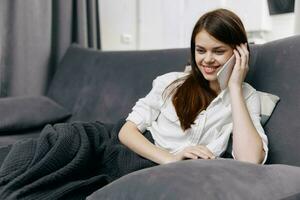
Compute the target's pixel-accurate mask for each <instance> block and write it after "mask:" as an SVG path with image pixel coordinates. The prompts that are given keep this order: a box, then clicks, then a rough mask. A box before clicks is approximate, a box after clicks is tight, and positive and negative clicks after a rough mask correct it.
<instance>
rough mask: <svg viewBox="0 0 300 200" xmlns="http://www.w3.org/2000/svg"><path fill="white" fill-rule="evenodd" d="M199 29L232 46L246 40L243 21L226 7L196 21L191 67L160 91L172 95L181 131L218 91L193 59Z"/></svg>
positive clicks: (186, 127)
mask: <svg viewBox="0 0 300 200" xmlns="http://www.w3.org/2000/svg"><path fill="white" fill-rule="evenodd" d="M202 30H205V31H207V32H208V33H209V34H210V35H212V36H213V37H214V38H216V39H217V40H219V41H221V42H223V43H225V44H228V45H230V46H231V47H232V48H235V46H236V45H239V44H241V43H247V44H248V41H247V35H246V31H245V28H244V26H243V23H242V21H241V20H240V18H239V17H238V16H237V15H236V14H234V13H233V12H231V11H229V10H226V9H217V10H213V11H210V12H207V13H206V14H204V15H202V16H201V17H200V19H199V20H198V21H197V23H196V24H195V26H194V29H193V32H192V37H191V47H190V55H191V57H190V63H191V67H192V70H191V72H190V74H189V75H188V76H186V77H183V78H181V79H178V80H176V81H174V82H172V83H171V84H170V85H169V86H168V87H167V88H166V90H165V91H164V94H163V95H164V98H169V97H170V96H172V95H173V97H172V103H173V105H174V107H175V110H176V113H177V116H178V118H179V121H180V125H181V128H182V129H183V130H184V131H185V130H186V129H188V128H190V127H191V125H192V124H194V121H195V119H196V117H197V116H198V115H199V113H200V112H201V111H202V110H205V109H206V108H207V106H208V105H209V104H210V102H211V101H212V100H213V99H214V98H215V97H216V96H217V93H216V92H215V91H213V90H212V89H211V88H210V87H209V82H208V81H207V80H206V79H205V78H204V77H203V75H202V73H201V72H200V70H199V68H198V66H197V64H196V60H195V38H196V35H197V34H198V33H199V32H200V31H202ZM247 46H249V45H247ZM248 50H249V47H248ZM178 83H180V84H178ZM175 85H176V86H175ZM173 86H175V87H173Z"/></svg>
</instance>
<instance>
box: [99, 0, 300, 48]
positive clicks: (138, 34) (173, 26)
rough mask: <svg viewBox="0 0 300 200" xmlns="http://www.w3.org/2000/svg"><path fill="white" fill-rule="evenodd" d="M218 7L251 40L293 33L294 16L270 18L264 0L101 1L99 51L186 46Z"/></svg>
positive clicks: (263, 39) (286, 15)
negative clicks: (198, 24)
mask: <svg viewBox="0 0 300 200" xmlns="http://www.w3.org/2000/svg"><path fill="white" fill-rule="evenodd" d="M219 7H224V8H228V9H230V10H232V11H234V12H235V13H236V14H237V15H239V16H240V18H241V19H242V20H243V22H244V25H245V28H246V30H247V32H249V39H250V41H255V42H260V43H263V42H266V41H270V40H274V39H278V38H282V37H286V36H290V35H293V34H294V24H295V20H294V18H295V17H294V14H293V13H292V14H283V15H274V16H270V15H269V10H268V5H267V0H251V1H248V0H201V1H200V0H100V15H101V16H100V17H101V18H100V20H101V39H102V41H101V42H102V49H103V50H133V49H161V48H179V47H188V46H189V43H190V36H191V32H192V29H193V26H194V24H195V22H196V20H197V19H198V18H199V16H201V15H202V14H203V13H205V12H207V11H209V10H212V9H215V8H219ZM124 36H125V37H124Z"/></svg>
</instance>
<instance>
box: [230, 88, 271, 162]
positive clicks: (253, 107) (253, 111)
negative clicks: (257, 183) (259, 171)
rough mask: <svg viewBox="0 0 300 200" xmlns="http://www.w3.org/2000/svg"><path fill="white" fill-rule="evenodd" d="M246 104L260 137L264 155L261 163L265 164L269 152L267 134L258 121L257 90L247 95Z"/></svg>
mask: <svg viewBox="0 0 300 200" xmlns="http://www.w3.org/2000/svg"><path fill="white" fill-rule="evenodd" d="M246 104H247V108H248V111H249V114H250V117H251V119H252V122H253V125H254V127H255V128H256V130H257V132H258V134H259V136H260V137H261V139H262V143H263V150H264V152H265V157H264V159H263V161H262V163H261V164H265V162H266V160H267V157H268V152H269V149H268V138H267V136H266V134H265V131H264V129H263V127H262V125H261V122H260V119H261V116H260V98H259V95H258V92H257V91H254V92H253V93H252V94H251V95H250V96H249V98H247V100H246ZM232 156H233V158H234V152H233V150H232Z"/></svg>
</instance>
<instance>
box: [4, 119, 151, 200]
mask: <svg viewBox="0 0 300 200" xmlns="http://www.w3.org/2000/svg"><path fill="white" fill-rule="evenodd" d="M123 124H124V120H121V121H120V122H118V123H116V124H110V125H109V124H104V123H101V122H91V123H84V122H74V123H63V124H56V125H54V126H51V125H47V126H46V127H45V128H44V129H43V130H42V132H41V135H40V137H39V138H38V139H37V140H34V139H30V140H24V141H20V142H17V143H16V144H14V145H13V147H12V149H11V151H10V152H9V154H8V155H7V157H6V158H5V160H4V162H3V164H2V166H1V169H0V199H30V200H32V199H45V200H47V199H49V200H55V199H85V197H86V196H88V195H89V194H91V193H92V192H93V191H95V190H97V189H99V188H101V187H103V186H104V185H106V184H108V183H110V182H112V181H114V180H115V179H117V178H119V177H121V176H123V175H125V174H128V173H130V172H133V171H136V170H139V169H143V168H146V167H151V166H154V165H155V163H153V162H151V161H149V160H147V159H144V158H142V157H140V156H138V155H137V154H135V153H134V152H132V151H130V150H129V149H128V148H127V147H125V146H124V145H122V144H120V142H119V140H118V137H117V135H118V132H119V130H120V128H121V127H122V125H123ZM145 136H146V137H147V138H148V139H149V140H150V141H151V142H153V139H152V138H151V134H150V133H149V132H148V133H146V135H145Z"/></svg>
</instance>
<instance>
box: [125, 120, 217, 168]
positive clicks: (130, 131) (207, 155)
mask: <svg viewBox="0 0 300 200" xmlns="http://www.w3.org/2000/svg"><path fill="white" fill-rule="evenodd" d="M119 140H120V141H121V143H122V144H124V145H125V146H127V147H128V148H129V149H131V150H132V151H134V152H135V153H137V154H139V155H140V156H143V157H145V158H147V159H149V160H152V161H153V162H155V163H158V164H167V163H172V162H176V161H180V160H184V159H199V158H203V159H215V156H214V155H213V153H212V152H211V151H210V150H209V149H208V148H206V147H205V146H202V145H197V146H188V147H186V148H184V149H183V150H182V151H180V152H178V153H177V154H171V153H169V152H168V151H167V150H164V149H161V148H158V147H156V146H155V145H154V144H152V143H151V142H149V141H148V139H147V138H145V137H144V136H143V135H142V134H141V132H140V131H139V130H138V128H137V126H136V124H135V123H133V122H131V121H127V122H126V123H125V124H124V125H123V127H122V128H121V130H120V132H119Z"/></svg>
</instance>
